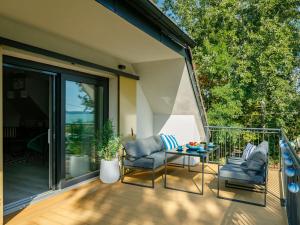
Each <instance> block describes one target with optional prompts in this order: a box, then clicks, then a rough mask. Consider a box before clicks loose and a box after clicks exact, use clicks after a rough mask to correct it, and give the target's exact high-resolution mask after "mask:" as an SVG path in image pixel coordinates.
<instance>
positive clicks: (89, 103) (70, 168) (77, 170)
mask: <svg viewBox="0 0 300 225" xmlns="http://www.w3.org/2000/svg"><path fill="white" fill-rule="evenodd" d="M65 107H66V115H65V118H66V119H65V146H66V151H65V152H66V179H70V178H74V177H78V176H80V175H83V174H86V173H89V172H91V171H95V170H96V169H97V163H96V161H97V160H96V153H95V149H94V147H93V140H94V137H95V86H94V85H90V84H85V83H79V82H74V81H66V106H65Z"/></svg>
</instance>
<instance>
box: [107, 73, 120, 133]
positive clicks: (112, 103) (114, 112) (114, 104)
mask: <svg viewBox="0 0 300 225" xmlns="http://www.w3.org/2000/svg"><path fill="white" fill-rule="evenodd" d="M108 98H109V103H108V104H109V119H110V120H111V121H112V122H113V125H114V129H115V132H117V128H118V78H117V77H112V78H110V79H109V97H108Z"/></svg>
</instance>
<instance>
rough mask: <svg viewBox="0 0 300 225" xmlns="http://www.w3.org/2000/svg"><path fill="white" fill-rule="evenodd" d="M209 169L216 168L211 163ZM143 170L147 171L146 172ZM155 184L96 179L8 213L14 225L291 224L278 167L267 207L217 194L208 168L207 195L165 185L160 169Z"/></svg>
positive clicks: (188, 180) (179, 175)
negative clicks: (281, 197) (110, 182)
mask: <svg viewBox="0 0 300 225" xmlns="http://www.w3.org/2000/svg"><path fill="white" fill-rule="evenodd" d="M193 169H198V168H193ZM206 169H207V170H208V169H216V168H215V167H214V165H210V166H209V168H208V167H207V168H206ZM169 174H170V176H169V177H168V184H170V185H172V186H176V187H177V188H178V187H179V188H183V187H185V188H186V187H190V190H192V189H193V190H197V189H196V188H194V187H195V185H194V183H193V181H194V182H196V183H197V182H198V183H199V182H200V181H201V180H200V178H201V176H199V175H198V174H197V173H188V172H187V169H181V168H174V167H170V173H169ZM139 176H141V177H146V175H145V174H143V173H140V175H139ZM147 176H148V175H147ZM155 185H156V186H155V189H150V188H144V187H137V186H132V185H126V184H122V183H120V182H119V183H116V184H113V185H107V184H102V183H101V182H100V181H98V180H97V181H94V182H91V183H89V184H86V185H82V186H80V187H78V188H75V189H72V190H69V191H66V192H63V193H61V194H59V195H56V196H54V197H50V198H48V199H46V200H43V201H41V202H39V203H36V204H33V205H31V206H28V207H27V208H25V209H23V210H21V211H19V212H17V213H14V214H11V215H9V216H7V217H5V218H4V219H5V222H6V224H10V225H13V224H18V225H25V224H26V225H50V224H51V225H52V224H53V225H54V224H55V225H57V224H68V225H81V224H89V225H96V224H104V225H111V224H114V225H116V224H122V225H123V224H131V225H141V224H144V225H153V224H159V225H162V224H168V225H170V224H172V225H176V224H188V225H193V224H195V225H196V224H197V225H201V224H221V225H229V224H241V225H255V224H262V225H266V224H272V225H276V224H278V225H279V224H280V225H282V224H284V225H285V224H287V222H286V216H285V212H284V209H283V208H282V207H281V206H280V200H279V173H278V171H277V170H271V169H270V171H269V185H268V196H267V207H259V206H253V205H247V204H243V203H237V202H232V201H227V200H221V199H217V198H216V185H217V179H216V177H215V176H214V175H211V174H205V191H204V195H203V196H201V195H195V194H190V193H186V192H180V191H175V190H169V189H165V188H164V187H163V182H162V179H161V173H158V174H157V179H156V182H155ZM222 193H223V195H226V196H234V195H235V197H242V198H247V199H252V200H253V199H255V200H259V199H260V195H259V194H257V193H250V192H245V191H243V192H239V191H238V192H236V191H235V193H236V194H233V193H230V192H227V191H224V192H222ZM239 193H242V194H239Z"/></svg>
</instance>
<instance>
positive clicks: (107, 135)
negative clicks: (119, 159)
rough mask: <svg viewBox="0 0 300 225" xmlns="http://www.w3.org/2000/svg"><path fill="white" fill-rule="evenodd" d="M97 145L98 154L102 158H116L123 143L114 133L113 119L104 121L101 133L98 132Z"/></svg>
mask: <svg viewBox="0 0 300 225" xmlns="http://www.w3.org/2000/svg"><path fill="white" fill-rule="evenodd" d="M95 146H96V150H97V153H98V156H99V157H100V158H101V159H104V160H108V161H110V160H113V159H115V158H116V156H117V153H118V151H119V150H120V148H121V146H122V145H121V140H120V137H117V136H116V135H115V134H114V130H113V124H112V121H111V120H107V121H106V122H105V123H104V125H103V128H102V130H101V133H100V132H98V134H97V137H96V140H95Z"/></svg>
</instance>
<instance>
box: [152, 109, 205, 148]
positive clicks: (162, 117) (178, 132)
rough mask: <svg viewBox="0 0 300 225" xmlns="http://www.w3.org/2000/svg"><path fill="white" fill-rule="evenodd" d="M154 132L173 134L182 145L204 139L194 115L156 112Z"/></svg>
mask: <svg viewBox="0 0 300 225" xmlns="http://www.w3.org/2000/svg"><path fill="white" fill-rule="evenodd" d="M154 133H155V134H173V135H175V136H176V138H177V140H178V143H179V144H180V145H184V144H186V143H188V142H190V141H199V140H203V139H202V137H201V135H200V133H199V130H198V127H197V120H196V118H195V116H194V115H166V114H154Z"/></svg>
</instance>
